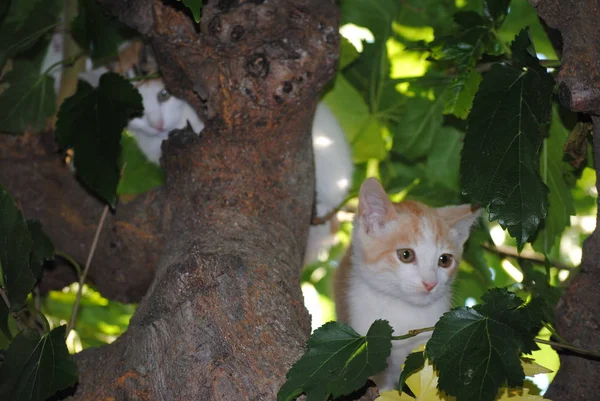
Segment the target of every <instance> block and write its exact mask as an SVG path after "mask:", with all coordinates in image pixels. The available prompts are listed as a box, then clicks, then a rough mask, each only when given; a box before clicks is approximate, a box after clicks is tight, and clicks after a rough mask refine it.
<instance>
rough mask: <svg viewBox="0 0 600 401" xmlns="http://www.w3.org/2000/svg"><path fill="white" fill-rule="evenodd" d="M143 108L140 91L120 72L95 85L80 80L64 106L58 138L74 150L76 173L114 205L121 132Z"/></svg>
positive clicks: (61, 143) (105, 76) (63, 145)
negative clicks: (75, 90) (94, 86)
mask: <svg viewBox="0 0 600 401" xmlns="http://www.w3.org/2000/svg"><path fill="white" fill-rule="evenodd" d="M143 109H144V107H143V105H142V97H141V96H140V94H139V92H138V91H137V90H136V89H135V88H134V87H133V86H132V85H131V84H130V83H129V82H128V81H127V80H125V78H123V77H121V76H120V75H118V74H114V73H106V74H104V75H102V77H100V84H99V85H98V87H97V88H92V87H91V86H90V85H89V84H88V83H86V82H83V81H79V84H78V86H77V92H76V93H75V95H73V96H71V97H70V98H68V99H67V100H65V102H64V103H63V105H62V106H61V108H60V110H59V112H58V120H57V122H56V131H55V133H56V140H57V142H58V144H59V145H60V146H61V147H63V148H65V149H69V148H72V149H74V151H75V170H76V172H77V176H78V177H79V178H80V179H81V180H82V181H83V183H84V184H85V185H87V186H88V187H89V188H90V189H91V190H92V191H94V192H95V193H96V194H98V195H99V196H100V197H101V198H102V199H104V200H105V201H106V202H107V203H108V204H109V205H111V206H112V207H114V205H115V201H116V191H117V185H118V183H119V173H120V171H119V167H118V160H119V155H120V153H121V144H120V143H121V133H122V131H123V129H124V128H125V126H126V125H127V121H128V120H129V118H130V117H131V116H132V115H133V114H135V113H141V112H142V111H143Z"/></svg>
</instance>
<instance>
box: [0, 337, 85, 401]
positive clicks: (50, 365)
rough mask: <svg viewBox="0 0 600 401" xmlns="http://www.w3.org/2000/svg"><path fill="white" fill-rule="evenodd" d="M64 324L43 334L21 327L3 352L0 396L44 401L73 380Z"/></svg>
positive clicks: (2, 397)
mask: <svg viewBox="0 0 600 401" xmlns="http://www.w3.org/2000/svg"><path fill="white" fill-rule="evenodd" d="M65 327H66V326H60V327H57V328H55V329H54V330H52V331H51V332H50V333H47V334H45V335H43V336H40V335H39V334H38V333H37V332H35V331H32V330H27V329H26V330H23V331H21V332H19V334H18V335H17V336H16V337H15V339H14V340H13V342H12V343H11V344H10V346H9V347H8V350H7V351H6V353H5V354H4V363H3V364H2V368H1V370H0V399H2V400H11V401H44V400H46V399H47V398H48V397H50V396H52V395H53V394H55V393H56V392H57V391H59V390H62V389H65V388H67V387H69V386H71V385H73V384H75V382H76V381H77V367H76V366H75V363H74V362H73V357H71V356H70V355H69V352H68V350H67V346H66V344H65V332H66V329H65Z"/></svg>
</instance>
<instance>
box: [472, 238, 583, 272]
mask: <svg viewBox="0 0 600 401" xmlns="http://www.w3.org/2000/svg"><path fill="white" fill-rule="evenodd" d="M481 247H482V248H483V249H485V250H486V251H489V252H492V253H495V254H496V255H499V256H501V257H503V258H514V259H518V260H523V261H527V262H531V263H534V264H536V265H542V266H546V258H544V256H543V255H540V254H538V253H534V252H521V253H519V252H518V251H517V249H516V248H513V247H510V246H493V245H489V244H481ZM548 263H550V265H552V266H554V267H556V268H557V269H560V270H573V267H571V266H567V265H566V264H564V263H562V262H557V261H556V260H548Z"/></svg>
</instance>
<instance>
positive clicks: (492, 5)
mask: <svg viewBox="0 0 600 401" xmlns="http://www.w3.org/2000/svg"><path fill="white" fill-rule="evenodd" d="M509 4H510V0H485V1H484V2H483V14H484V15H485V16H486V17H487V18H489V19H490V20H491V21H492V22H493V23H494V27H495V28H499V27H500V26H501V25H502V23H503V22H504V18H506V15H507V14H508V5H509Z"/></svg>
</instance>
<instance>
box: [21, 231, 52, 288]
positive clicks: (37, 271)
mask: <svg viewBox="0 0 600 401" xmlns="http://www.w3.org/2000/svg"><path fill="white" fill-rule="evenodd" d="M27 228H28V229H29V233H30V235H31V241H32V245H31V256H30V258H29V267H30V269H31V273H32V274H33V276H34V277H35V278H36V279H38V278H40V276H41V275H42V266H43V265H44V262H45V261H47V260H52V259H53V258H54V244H53V243H52V240H50V238H49V237H48V235H46V233H45V232H44V230H42V223H40V222H39V221H37V220H28V221H27Z"/></svg>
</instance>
